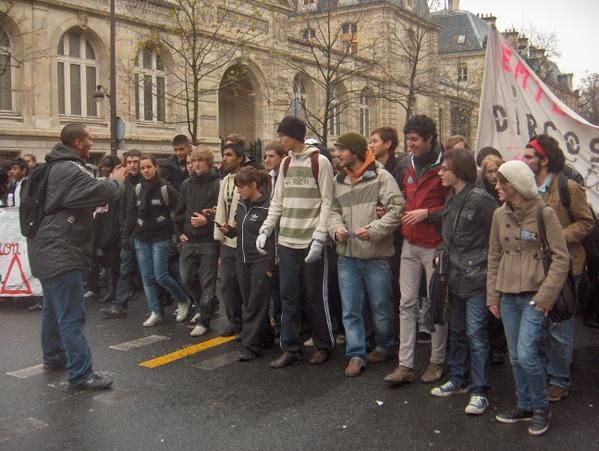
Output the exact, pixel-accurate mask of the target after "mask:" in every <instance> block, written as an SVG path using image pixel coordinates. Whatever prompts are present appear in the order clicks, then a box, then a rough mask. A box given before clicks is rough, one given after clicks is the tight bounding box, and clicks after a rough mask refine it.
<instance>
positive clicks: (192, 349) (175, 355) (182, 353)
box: [139, 337, 235, 368]
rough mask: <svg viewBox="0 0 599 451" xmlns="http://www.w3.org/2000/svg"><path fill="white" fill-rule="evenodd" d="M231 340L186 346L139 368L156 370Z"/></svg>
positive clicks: (220, 339)
mask: <svg viewBox="0 0 599 451" xmlns="http://www.w3.org/2000/svg"><path fill="white" fill-rule="evenodd" d="M233 340H235V337H216V338H212V339H210V340H206V341H203V342H201V343H198V344H197V345H191V346H187V347H186V348H183V349H179V350H178V351H175V352H171V353H170V354H165V355H162V356H160V357H156V358H154V359H151V360H146V361H145V362H141V363H140V364H139V366H143V367H144V368H157V367H159V366H162V365H166V364H167V363H171V362H174V361H175V360H179V359H183V358H185V357H188V356H190V355H193V354H197V353H198V352H202V351H205V350H206V349H210V348H214V347H215V346H219V345H222V344H225V343H228V342H230V341H233Z"/></svg>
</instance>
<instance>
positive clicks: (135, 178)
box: [119, 174, 143, 239]
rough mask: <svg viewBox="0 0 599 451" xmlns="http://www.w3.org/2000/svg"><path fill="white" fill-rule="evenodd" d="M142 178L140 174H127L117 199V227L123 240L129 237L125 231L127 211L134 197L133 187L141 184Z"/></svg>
mask: <svg viewBox="0 0 599 451" xmlns="http://www.w3.org/2000/svg"><path fill="white" fill-rule="evenodd" d="M142 178H143V177H142V176H141V174H136V175H133V174H129V175H127V178H126V179H125V183H124V185H125V189H124V190H123V193H122V194H121V197H120V199H119V204H120V205H119V226H120V228H121V239H125V238H127V237H128V236H129V233H128V231H127V210H128V209H129V203H130V202H131V196H134V195H135V193H134V192H133V190H134V189H135V185H137V184H138V183H140V182H141V179H142Z"/></svg>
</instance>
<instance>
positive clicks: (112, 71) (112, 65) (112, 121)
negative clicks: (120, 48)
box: [92, 0, 119, 156]
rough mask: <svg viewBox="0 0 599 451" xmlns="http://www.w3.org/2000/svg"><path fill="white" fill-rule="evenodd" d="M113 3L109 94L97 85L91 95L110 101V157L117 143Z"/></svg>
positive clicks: (111, 6) (115, 150)
mask: <svg viewBox="0 0 599 451" xmlns="http://www.w3.org/2000/svg"><path fill="white" fill-rule="evenodd" d="M114 2H115V0H110V93H108V91H106V88H104V87H103V86H102V85H97V86H96V92H94V93H93V94H92V97H93V98H94V99H96V101H97V102H99V101H102V100H103V99H104V97H108V99H109V100H110V155H112V156H116V152H117V150H118V143H119V140H118V138H117V115H116V19H115V3H114ZM111 94H112V95H111Z"/></svg>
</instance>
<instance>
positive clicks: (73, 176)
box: [27, 144, 122, 279]
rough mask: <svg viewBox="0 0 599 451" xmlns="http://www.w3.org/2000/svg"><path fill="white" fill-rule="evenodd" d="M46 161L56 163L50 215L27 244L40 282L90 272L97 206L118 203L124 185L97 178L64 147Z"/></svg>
mask: <svg viewBox="0 0 599 451" xmlns="http://www.w3.org/2000/svg"><path fill="white" fill-rule="evenodd" d="M46 161H47V162H53V161H55V163H53V164H52V166H51V167H50V172H49V174H48V187H47V191H46V203H45V205H44V210H45V211H47V212H51V213H49V214H47V215H46V216H45V217H44V219H43V220H42V223H41V225H40V228H39V230H38V231H37V233H36V234H35V236H34V237H33V238H30V239H28V240H27V245H28V246H27V251H28V254H29V262H30V265H31V272H32V274H33V275H34V276H35V277H37V278H39V279H49V278H52V277H55V276H58V275H60V274H62V273H64V272H67V271H73V270H79V271H88V270H89V269H90V268H91V257H92V248H93V242H94V226H93V218H92V213H93V211H94V209H95V208H96V207H97V206H99V205H105V204H106V203H108V202H111V201H113V200H116V199H118V197H119V196H120V194H121V192H122V184H120V183H119V182H117V181H116V180H112V179H104V180H98V179H96V178H94V177H93V176H92V175H91V174H90V173H89V172H87V170H86V169H85V166H84V165H85V162H84V161H83V160H81V159H80V158H79V156H78V155H77V154H76V153H75V151H74V150H73V149H71V148H70V147H67V146H65V145H63V144H57V145H56V146H55V147H54V149H52V151H51V152H50V153H49V154H48V155H46Z"/></svg>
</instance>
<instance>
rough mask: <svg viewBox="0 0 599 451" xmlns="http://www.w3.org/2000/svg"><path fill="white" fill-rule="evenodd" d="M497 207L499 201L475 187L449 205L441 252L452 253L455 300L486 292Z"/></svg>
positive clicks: (451, 282)
mask: <svg viewBox="0 0 599 451" xmlns="http://www.w3.org/2000/svg"><path fill="white" fill-rule="evenodd" d="M462 206H463V207H462ZM497 207H498V205H497V202H495V199H493V198H492V197H491V196H490V195H489V194H488V193H487V192H486V191H484V190H482V189H480V188H475V187H474V185H473V184H469V185H466V186H465V187H464V189H463V190H462V191H460V192H459V193H458V194H456V195H450V197H448V198H447V201H446V202H445V208H444V209H443V212H442V214H441V215H442V218H443V221H442V227H441V235H442V236H443V241H442V243H441V244H440V245H439V247H438V249H437V251H439V250H440V249H445V250H447V251H448V253H449V277H448V281H449V291H450V292H451V293H453V294H454V295H455V296H458V297H460V298H468V297H472V296H474V295H475V294H477V293H480V292H481V291H484V290H485V287H486V283H487V257H488V254H489V233H490V232H491V224H492V222H493V212H494V211H495V209H496V208H497ZM460 209H461V212H460ZM458 212H460V215H459V219H458V220H457V222H456V216H457V215H458ZM454 224H455V231H454Z"/></svg>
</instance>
